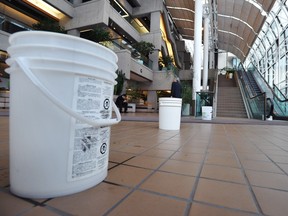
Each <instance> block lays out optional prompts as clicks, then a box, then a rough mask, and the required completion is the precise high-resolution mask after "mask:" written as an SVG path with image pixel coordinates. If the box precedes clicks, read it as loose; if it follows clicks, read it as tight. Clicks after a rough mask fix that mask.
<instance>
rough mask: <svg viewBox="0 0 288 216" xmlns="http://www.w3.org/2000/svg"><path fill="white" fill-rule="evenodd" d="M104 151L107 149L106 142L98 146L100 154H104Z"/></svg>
mask: <svg viewBox="0 0 288 216" xmlns="http://www.w3.org/2000/svg"><path fill="white" fill-rule="evenodd" d="M106 151H107V144H106V143H103V144H102V145H101V147H100V152H101V154H105V152H106Z"/></svg>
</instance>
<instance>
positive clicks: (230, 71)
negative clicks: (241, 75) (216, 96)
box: [220, 67, 235, 79]
mask: <svg viewBox="0 0 288 216" xmlns="http://www.w3.org/2000/svg"><path fill="white" fill-rule="evenodd" d="M220 71H226V78H227V79H232V78H233V74H234V72H235V69H234V68H229V67H224V68H222V69H221V70H220Z"/></svg>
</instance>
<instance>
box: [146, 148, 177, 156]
mask: <svg viewBox="0 0 288 216" xmlns="http://www.w3.org/2000/svg"><path fill="white" fill-rule="evenodd" d="M174 152H175V151H171V150H165V149H157V148H152V149H150V150H148V151H145V152H143V153H142V155H147V156H152V157H158V158H169V157H170V156H171V155H172V154H173V153H174Z"/></svg>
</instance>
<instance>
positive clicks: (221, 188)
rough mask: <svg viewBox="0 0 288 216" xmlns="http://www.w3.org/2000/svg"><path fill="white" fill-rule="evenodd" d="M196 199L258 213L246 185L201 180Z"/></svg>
mask: <svg viewBox="0 0 288 216" xmlns="http://www.w3.org/2000/svg"><path fill="white" fill-rule="evenodd" d="M194 199H195V200H196V201H202V202H206V203H211V204H215V205H220V206H224V207H228V208H235V209H239V210H244V211H248V212H257V208H256V206H255V204H254V201H253V199H252V195H251V193H250V191H249V189H248V187H247V186H246V185H240V184H234V183H227V182H220V181H213V180H207V179H200V180H199V183H198V186H197V189H196V194H195V197H194Z"/></svg>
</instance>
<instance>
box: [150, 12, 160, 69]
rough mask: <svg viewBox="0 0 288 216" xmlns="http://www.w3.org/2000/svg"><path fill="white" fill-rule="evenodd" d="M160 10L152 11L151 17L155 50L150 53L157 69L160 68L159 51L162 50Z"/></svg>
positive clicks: (153, 66)
mask: <svg viewBox="0 0 288 216" xmlns="http://www.w3.org/2000/svg"><path fill="white" fill-rule="evenodd" d="M160 18H161V13H160V11H156V12H153V13H151V18H150V34H152V35H153V41H151V43H153V44H154V46H155V51H154V52H153V53H152V54H150V58H151V60H152V61H153V65H152V69H153V71H157V70H159V69H158V60H159V51H160V50H161V40H162V38H161V29H160Z"/></svg>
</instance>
